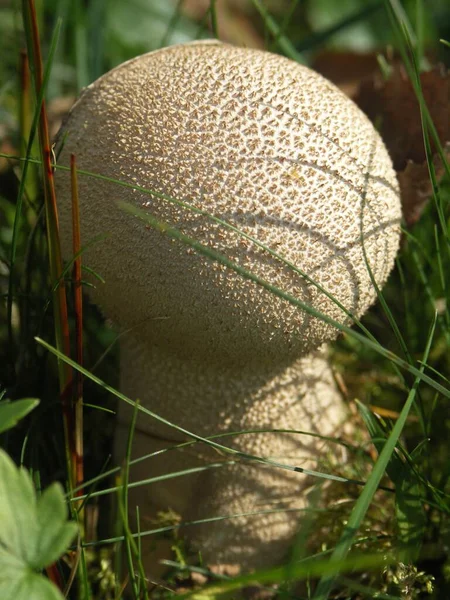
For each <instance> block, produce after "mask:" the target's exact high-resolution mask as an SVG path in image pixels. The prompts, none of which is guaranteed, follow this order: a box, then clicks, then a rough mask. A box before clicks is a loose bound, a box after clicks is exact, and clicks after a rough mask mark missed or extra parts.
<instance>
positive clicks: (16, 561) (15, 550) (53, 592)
mask: <svg viewBox="0 0 450 600" xmlns="http://www.w3.org/2000/svg"><path fill="white" fill-rule="evenodd" d="M77 528H78V527H77V525H76V523H74V522H69V521H67V505H66V502H65V500H64V493H63V489H62V487H61V485H60V484H59V483H53V484H52V485H51V486H49V487H48V488H47V489H46V490H45V491H44V493H43V494H42V495H41V496H40V497H39V498H37V496H36V490H35V489H34V486H33V482H32V480H31V477H30V475H29V473H28V471H27V470H26V469H24V468H17V467H16V465H15V464H14V462H13V461H12V460H11V458H10V457H9V456H8V455H7V454H6V452H4V451H3V450H1V449H0V598H1V599H2V600H9V599H11V600H29V599H30V598H33V600H34V599H36V600H39V599H41V598H42V600H44V599H45V600H47V599H48V600H62V594H61V592H60V591H59V590H58V589H57V588H56V587H55V586H54V585H53V583H51V582H50V581H49V580H48V579H46V578H45V577H43V576H42V575H41V574H40V573H39V571H40V570H41V569H43V568H44V567H46V566H48V565H50V564H52V563H53V562H55V561H56V560H57V559H58V558H59V557H60V556H61V555H62V554H63V553H64V552H65V551H66V550H67V547H68V546H69V544H70V542H71V540H72V539H73V538H74V536H75V535H76V532H77Z"/></svg>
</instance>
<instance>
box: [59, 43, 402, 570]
mask: <svg viewBox="0 0 450 600" xmlns="http://www.w3.org/2000/svg"><path fill="white" fill-rule="evenodd" d="M59 140H60V145H61V140H64V146H63V149H62V153H61V156H60V159H59V162H60V164H62V165H68V164H69V155H70V153H74V154H75V155H76V158H77V164H78V167H79V169H82V170H87V171H90V172H95V173H98V174H100V175H102V176H103V177H102V178H101V179H99V178H93V177H89V176H82V175H80V176H79V197H80V205H81V209H80V210H81V230H82V243H83V245H86V244H88V243H89V242H90V241H91V240H93V239H94V238H97V237H98V236H99V235H101V234H105V233H106V234H107V237H106V238H103V239H101V241H97V242H96V243H95V244H94V245H91V246H89V247H88V249H87V250H86V252H85V253H84V255H83V260H84V263H85V264H86V265H88V266H89V267H91V268H92V269H94V270H95V271H97V272H98V273H100V274H101V275H102V276H103V277H104V279H105V280H106V283H105V284H104V285H98V284H97V285H96V286H95V288H93V289H90V290H89V293H90V295H91V297H92V299H93V300H94V301H95V302H96V303H97V304H98V305H99V306H100V307H101V308H102V309H103V311H104V313H105V315H107V316H108V317H110V319H111V320H112V321H113V322H114V323H115V325H116V326H117V327H118V328H119V330H121V331H123V332H125V333H124V334H123V336H122V337H121V359H120V369H121V381H120V385H121V391H122V392H123V393H125V394H126V395H127V396H129V397H130V398H133V399H138V398H139V399H140V401H141V402H142V404H144V405H145V406H147V407H149V408H150V409H151V410H152V411H153V412H155V413H157V414H159V415H160V416H162V417H164V418H165V419H167V420H168V421H170V422H173V423H176V424H178V425H180V426H182V427H183V428H184V429H186V430H189V431H192V432H194V433H196V434H198V435H201V436H210V435H213V434H217V433H219V434H225V433H229V432H239V431H243V430H244V431H245V430H255V429H257V430H260V432H259V433H247V434H242V435H238V434H236V435H234V436H231V437H228V438H223V439H221V440H220V441H221V442H222V443H224V444H227V445H229V446H230V447H233V448H235V449H237V450H239V451H241V452H245V453H249V454H252V455H257V456H262V457H267V458H271V459H273V460H275V461H276V462H278V463H285V464H290V465H297V466H300V467H311V466H312V465H313V464H314V463H316V462H317V460H318V459H320V456H321V453H322V452H323V442H322V441H321V440H320V439H319V438H317V437H314V436H306V435H300V434H296V433H270V432H268V433H264V432H263V431H264V430H274V429H277V430H282V429H286V430H291V431H292V430H304V431H309V432H311V433H313V434H314V433H319V434H321V435H323V436H329V435H334V434H336V432H339V428H340V426H341V424H342V422H343V420H344V419H345V416H346V412H345V407H344V404H343V402H342V400H341V398H340V396H339V394H338V392H337V390H336V388H335V385H334V382H333V377H332V373H331V370H330V366H329V364H328V362H327V359H326V352H325V350H323V349H321V348H320V346H322V344H324V342H326V341H328V340H331V339H333V338H334V337H336V335H337V333H338V331H337V330H336V329H335V328H333V327H331V326H330V325H329V324H326V323H325V322H323V321H321V320H320V319H318V318H316V317H312V316H310V315H309V314H307V313H306V312H305V311H303V310H300V309H299V308H298V307H297V306H294V305H292V304H291V303H289V302H288V301H287V300H285V299H282V298H280V297H278V296H276V295H274V294H273V293H271V292H270V291H269V290H267V289H265V288H264V287H261V286H259V285H257V284H256V283H255V282H253V281H251V280H248V279H244V278H243V277H241V276H240V275H239V274H238V273H237V272H235V271H233V270H231V269H229V268H227V267H226V266H224V265H223V264H220V263H218V262H214V261H212V260H210V259H208V258H206V257H205V256H204V255H202V254H200V253H198V252H195V251H193V249H192V248H190V247H186V245H183V244H182V243H181V242H179V241H176V240H173V239H170V238H169V237H168V236H166V235H164V233H162V232H159V231H156V230H155V229H153V228H151V227H149V226H148V225H146V224H145V222H143V221H142V220H141V219H139V218H136V217H134V216H133V215H130V214H128V213H125V212H124V211H123V210H122V209H121V208H119V207H118V206H117V201H119V200H120V201H122V202H124V201H125V202H127V203H129V204H131V205H133V206H135V207H137V208H138V209H144V210H146V211H148V212H149V213H151V214H152V215H153V216H154V217H156V218H157V219H158V220H161V221H163V222H165V223H168V224H169V225H171V226H172V227H176V228H178V229H179V230H180V231H181V232H183V233H184V234H186V235H188V236H189V237H190V238H194V239H195V240H197V241H199V242H200V243H201V244H203V245H205V246H207V247H208V248H212V249H213V250H215V251H217V252H219V253H221V254H222V255H223V256H225V257H226V258H227V259H228V260H230V261H233V263H235V264H237V265H239V266H240V267H243V268H244V269H247V270H249V271H251V272H252V273H253V274H255V275H257V276H258V277H260V278H262V279H264V280H266V281H269V282H270V283H271V284H272V285H274V286H277V287H278V288H280V289H281V290H284V291H285V292H287V293H289V294H290V295H292V296H294V297H296V298H298V299H299V300H301V301H302V302H305V303H307V304H308V305H310V306H312V307H313V308H314V309H316V310H317V311H320V312H321V313H324V314H326V315H328V316H329V317H332V318H333V319H335V320H336V321H338V322H340V323H343V324H347V325H348V324H349V323H351V319H350V318H349V317H348V315H347V314H346V313H345V312H344V311H342V309H341V308H340V307H339V306H338V305H337V304H336V303H335V302H333V300H332V299H330V298H329V297H328V296H327V295H326V294H324V293H323V291H321V290H320V289H318V288H317V287H316V286H315V285H314V284H313V283H312V281H311V280H313V281H314V282H317V283H318V284H320V286H322V287H323V288H325V289H326V290H327V291H328V292H329V293H330V294H331V295H332V296H333V297H334V298H336V299H337V300H338V301H339V302H340V303H341V304H342V305H344V306H345V308H346V309H347V310H348V311H350V312H351V313H352V314H353V315H355V316H357V317H359V316H360V315H362V313H364V311H365V310H366V309H367V308H368V307H369V305H370V304H371V303H372V302H373V301H374V299H375V296H376V294H375V291H374V286H373V284H372V281H371V277H373V278H374V279H375V281H376V282H377V284H378V285H379V286H381V285H382V284H383V283H384V282H385V280H386V279H387V277H388V274H389V272H390V270H391V268H392V265H393V261H394V257H395V254H396V252H397V249H398V243H399V223H400V201H399V193H398V185H397V181H396V177H395V174H394V170H393V168H392V164H391V160H390V158H389V156H388V153H387V151H386V148H385V147H384V145H383V142H382V141H381V139H380V137H379V135H378V134H377V132H376V131H375V129H374V127H373V126H372V124H371V123H370V122H369V120H368V119H367V118H366V117H365V115H364V114H363V113H362V112H361V111H360V110H359V109H358V108H357V107H356V106H355V105H354V104H353V103H352V102H351V101H350V100H349V99H348V98H347V97H346V96H344V94H342V93H341V92H340V91H339V90H338V89H337V88H336V87H334V86H333V85H332V84H331V83H329V82H328V81H326V80H325V79H323V78H322V77H321V76H319V75H318V74H317V73H314V72H313V71H311V70H310V69H308V68H306V67H304V66H301V65H299V64H296V63H294V62H292V61H291V60H288V59H287V58H283V57H281V56H277V55H274V54H271V53H268V52H263V51H259V50H251V49H244V48H237V47H233V46H230V45H226V44H222V43H219V42H194V43H190V44H182V45H177V46H173V47H170V48H164V49H162V50H158V51H156V52H151V53H149V54H146V55H143V56H139V57H137V58H135V59H133V60H131V61H129V62H126V63H124V64H123V65H120V66H119V67H117V68H115V69H113V70H112V71H110V72H109V73H107V74H106V75H104V76H103V77H101V78H100V79H98V80H97V81H96V82H94V83H93V84H92V85H91V86H89V87H88V88H87V89H86V90H85V91H84V92H83V94H82V95H81V97H80V99H79V100H78V101H77V103H76V104H75V106H74V107H73V109H72V111H71V113H70V115H69V117H68V119H67V121H66V122H65V124H64V126H63V128H62V132H61V133H60V136H59ZM105 178H110V179H115V180H120V181H121V182H122V183H123V184H125V186H124V185H118V184H117V183H115V182H114V181H111V180H109V179H105ZM56 185H57V196H58V199H59V206H60V225H61V231H62V236H63V251H64V254H65V256H66V257H68V258H69V257H70V256H71V248H70V240H71V208H70V178H69V176H68V173H67V171H62V170H57V172H56ZM144 189H145V190H150V191H153V192H154V194H153V195H152V194H151V193H149V194H148V193H145V191H144ZM155 193H156V195H155ZM161 195H166V196H168V197H170V198H172V199H175V200H178V201H182V202H184V203H186V204H189V205H191V206H192V207H195V208H197V209H200V210H201V211H206V212H207V213H209V214H211V215H213V216H214V217H217V218H219V219H221V220H223V221H226V222H227V223H228V224H230V225H231V226H233V228H234V229H230V228H227V227H225V226H223V224H221V223H219V222H218V221H214V220H212V219H211V218H210V217H209V216H208V215H205V214H203V213H199V212H198V211H197V212H195V211H192V210H189V209H187V208H186V207H182V206H180V204H177V203H174V202H170V201H167V199H166V200H165V199H163V198H162V196H161ZM237 230H238V231H237ZM239 232H241V233H239ZM242 233H243V234H245V236H247V237H243V236H242ZM249 238H254V239H256V240H258V242H259V243H260V244H262V245H264V246H266V247H268V248H270V249H272V250H273V251H274V252H276V255H274V254H273V253H272V254H271V253H269V252H268V251H267V250H266V249H265V248H262V247H261V245H257V244H256V243H255V242H254V241H252V240H251V239H249ZM280 256H282V257H284V259H286V260H287V261H288V262H289V263H290V264H286V262H284V261H283V260H281V259H280ZM292 264H293V265H295V266H296V267H298V268H299V269H301V270H302V272H303V273H305V274H306V275H307V276H308V278H310V279H308V278H305V277H304V276H302V275H301V274H300V273H299V272H298V271H295V270H293V269H292V268H291V266H292ZM368 265H369V266H370V271H371V273H369V269H368ZM131 415H132V409H131V408H130V407H129V406H128V405H121V406H120V408H119V414H118V433H117V442H116V452H117V458H118V459H119V460H122V459H123V446H124V444H125V440H126V437H127V432H128V428H129V424H130V420H131ZM261 430H262V431H261ZM185 439H187V438H186V437H185V436H183V435H182V434H180V433H179V432H178V431H176V430H174V429H173V428H171V427H169V426H165V425H163V424H161V423H160V422H158V421H156V420H152V419H150V418H139V420H138V426H137V431H136V438H135V440H136V441H135V446H134V452H135V455H143V454H146V453H150V452H153V451H157V450H160V449H162V448H166V447H170V446H171V445H174V444H176V443H177V442H182V441H183V440H185ZM211 462H213V463H214V466H211V467H209V468H206V469H203V470H201V467H202V466H205V465H207V464H209V463H211ZM191 467H192V468H195V467H200V468H199V469H198V471H197V472H195V473H194V474H192V475H189V476H188V475H185V476H182V477H177V478H172V479H166V480H165V481H160V482H158V483H155V484H152V485H149V486H144V487H137V488H135V489H134V490H133V491H132V492H131V498H130V506H131V507H135V506H136V504H139V505H140V515H141V518H143V519H145V518H146V517H147V516H148V515H153V516H154V515H155V513H156V511H157V510H162V509H167V508H168V507H170V508H172V509H173V510H175V511H177V512H179V513H180V514H181V515H182V517H183V519H184V520H187V521H192V520H196V519H208V518H211V519H214V517H220V516H225V515H236V514H238V515H241V516H238V517H235V518H230V519H225V520H215V521H214V520H213V521H212V522H209V523H205V524H203V525H201V526H191V527H190V528H189V529H186V530H185V531H186V535H188V536H189V539H190V540H191V544H192V546H193V548H194V549H197V550H201V552H202V556H203V560H204V561H206V562H209V563H218V562H224V563H238V564H239V565H240V566H241V567H243V568H253V567H260V566H264V565H267V564H269V563H274V562H278V561H280V560H281V559H282V558H283V554H284V553H285V552H286V550H287V549H288V548H289V543H290V542H291V540H292V537H293V535H294V533H295V530H296V526H297V523H298V519H299V512H298V511H297V512H296V509H300V508H301V507H303V506H304V505H305V488H306V486H307V485H308V486H309V485H310V484H311V481H310V480H308V479H307V478H306V477H305V476H304V475H302V474H299V473H295V472H292V471H288V470H283V469H278V468H275V467H270V466H267V465H263V464H256V463H252V462H246V461H239V460H237V459H235V458H234V459H233V457H232V456H231V457H230V456H226V455H223V456H222V455H220V454H219V453H217V452H216V451H214V450H211V449H210V448H208V447H207V446H206V445H203V446H201V447H200V446H199V445H195V446H192V447H186V448H184V449H183V450H181V451H179V452H176V451H170V452H166V453H164V454H162V455H160V456H158V457H154V458H152V459H150V460H148V461H145V462H142V463H141V464H140V465H139V466H137V467H136V470H135V471H134V472H133V476H134V478H135V479H147V478H149V477H155V476H158V474H163V473H170V472H176V471H180V470H183V469H188V468H191ZM249 513H257V514H249ZM144 522H145V521H144ZM147 523H148V522H147ZM145 528H146V527H145V526H143V524H142V523H141V529H145Z"/></svg>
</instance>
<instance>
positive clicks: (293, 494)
mask: <svg viewBox="0 0 450 600" xmlns="http://www.w3.org/2000/svg"><path fill="white" fill-rule="evenodd" d="M121 351H122V355H121V356H122V358H121V390H122V391H123V392H124V393H125V394H126V395H127V396H128V397H130V398H132V399H137V398H139V399H142V400H143V401H144V403H145V405H146V406H148V408H150V409H152V410H154V412H156V413H158V414H159V415H160V416H162V417H164V418H165V419H167V420H168V421H171V422H173V423H175V424H182V426H183V428H185V429H187V430H188V431H189V430H190V431H192V432H193V433H196V434H198V435H201V436H202V437H207V436H211V435H214V434H221V433H223V434H225V433H230V432H241V431H249V430H267V431H263V432H261V431H259V432H258V433H242V434H240V435H235V436H230V437H224V438H222V439H219V441H220V443H222V444H224V445H225V446H228V447H230V448H233V449H235V450H238V451H240V452H243V453H246V454H250V455H252V456H258V457H263V458H269V459H271V460H273V461H276V462H278V463H282V464H286V465H291V466H297V467H301V468H317V464H316V463H317V460H318V459H319V457H322V459H323V458H324V441H323V440H322V439H321V438H319V437H315V436H314V435H304V434H301V433H289V431H292V430H298V431H306V432H309V433H311V434H319V432H320V435H321V436H333V435H335V434H336V432H337V431H339V429H340V426H341V425H342V422H343V420H344V419H345V415H346V410H345V406H344V404H343V401H342V398H341V397H340V395H339V393H338V391H337V389H336V386H335V383H334V379H333V376H332V372H331V369H330V367H329V365H328V362H327V359H326V351H325V348H322V349H320V350H318V351H316V352H313V353H310V354H309V355H307V356H305V357H302V358H297V359H296V360H292V361H291V362H290V364H277V365H275V366H274V365H272V366H270V367H269V366H268V365H263V366H260V367H259V368H258V366H257V365H256V364H251V362H250V364H249V365H244V366H243V367H242V368H240V369H237V368H236V367H230V366H228V365H226V364H220V363H215V364H214V363H213V364H211V363H209V362H208V363H207V362H205V361H203V360H202V361H197V360H196V357H195V356H192V357H190V358H186V357H183V358H177V357H176V356H175V355H174V353H173V352H172V353H166V352H164V351H162V350H161V348H159V347H158V346H157V345H156V344H154V345H151V344H148V340H146V341H145V340H139V338H138V336H136V335H132V334H127V335H126V336H124V338H123V342H122V346H121ZM156 407H157V408H156ZM131 416H132V407H130V406H129V405H126V404H121V406H120V407H119V415H118V432H117V433H118V435H117V436H116V440H117V441H116V454H117V459H118V460H123V456H124V454H123V452H124V444H125V440H126V439H127V434H126V430H127V429H128V428H129V425H130V421H131ZM275 429H276V430H287V432H283V433H281V432H277V433H271V431H273V430H275ZM186 439H187V438H185V437H184V436H183V435H182V434H181V433H180V432H178V431H177V430H175V429H173V428H170V427H165V426H163V427H162V426H161V423H159V422H157V421H152V419H151V418H150V417H147V416H145V415H141V416H140V418H139V419H138V424H137V430H136V432H135V443H134V449H133V456H134V457H137V456H143V455H145V454H148V453H151V452H157V451H158V450H161V449H163V448H170V447H171V446H173V445H175V444H177V443H178V442H183V441H185V440H186ZM208 465H209V466H208ZM202 467H203V468H204V470H201V468H202ZM196 468H200V470H199V471H197V472H195V473H190V474H186V475H185V476H180V477H175V478H171V479H164V480H163V481H160V482H157V483H152V484H150V485H147V486H142V487H137V488H134V489H133V490H132V491H131V498H130V503H129V504H130V507H132V509H133V511H134V509H135V507H136V505H141V507H142V510H141V514H145V515H146V516H147V517H148V516H150V517H153V518H154V517H155V516H156V514H157V512H158V511H162V510H167V507H170V508H171V509H172V510H174V511H175V512H176V513H178V514H180V515H181V517H182V519H183V521H193V520H200V519H209V518H211V519H214V518H219V517H227V516H229V515H246V516H239V517H233V518H230V519H229V520H227V523H226V527H224V523H223V521H222V520H221V519H219V520H217V521H212V522H208V523H205V524H202V525H195V526H192V527H190V530H189V537H190V540H191V543H192V547H193V549H195V550H200V551H201V552H202V557H203V559H204V560H205V561H206V562H208V563H210V564H211V563H214V564H217V563H226V564H239V565H240V566H241V568H257V567H263V566H266V565H268V564H271V563H273V562H274V558H275V557H278V559H279V560H281V559H282V557H283V555H284V554H285V553H286V551H287V550H288V548H289V543H290V542H292V536H293V534H294V533H295V530H296V526H297V522H298V519H299V514H298V511H296V509H299V510H301V509H302V508H304V507H305V505H306V499H305V495H304V493H303V494H302V493H300V492H302V491H304V490H305V488H306V487H308V486H310V485H311V479H310V478H309V477H306V476H305V475H304V474H302V473H298V472H293V471H289V470H285V469H282V468H277V467H273V466H268V465H264V464H261V463H256V462H252V461H248V460H245V459H243V458H242V457H236V456H233V455H232V454H230V455H226V453H223V454H222V453H220V452H218V451H217V450H214V449H212V448H210V447H206V445H205V444H195V445H193V446H189V447H185V448H182V449H180V450H170V451H168V452H164V453H162V454H161V455H159V456H156V457H153V458H150V459H149V460H148V461H144V462H142V463H139V464H138V465H136V467H134V468H133V470H132V477H133V479H134V480H135V481H139V480H144V479H148V478H149V477H151V478H154V477H158V476H159V475H161V476H162V475H165V476H166V475H167V474H168V473H172V472H180V471H183V470H185V469H196ZM252 512H255V513H257V514H253V515H249V514H248V513H252ZM255 548H258V552H255Z"/></svg>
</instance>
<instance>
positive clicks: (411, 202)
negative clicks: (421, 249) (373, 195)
mask: <svg viewBox="0 0 450 600" xmlns="http://www.w3.org/2000/svg"><path fill="white" fill-rule="evenodd" d="M446 155H447V160H449V159H450V147H449V146H448V145H447V147H446ZM433 164H434V168H435V171H436V178H437V180H439V179H440V178H441V177H442V175H443V174H444V167H443V165H442V162H441V160H440V158H439V157H438V156H437V155H435V156H434V159H433ZM397 177H398V182H399V184H400V192H401V199H402V208H403V218H404V219H405V223H406V225H407V226H408V227H411V226H412V225H414V224H415V223H417V221H418V220H419V219H420V217H421V215H422V212H423V210H424V208H425V206H426V205H427V203H428V200H429V198H430V196H431V193H432V191H433V188H432V183H431V180H430V176H429V171H428V164H427V162H426V161H424V162H423V163H421V164H417V163H414V162H413V161H412V160H408V162H407V164H406V167H405V168H404V169H403V171H399V172H398V173H397Z"/></svg>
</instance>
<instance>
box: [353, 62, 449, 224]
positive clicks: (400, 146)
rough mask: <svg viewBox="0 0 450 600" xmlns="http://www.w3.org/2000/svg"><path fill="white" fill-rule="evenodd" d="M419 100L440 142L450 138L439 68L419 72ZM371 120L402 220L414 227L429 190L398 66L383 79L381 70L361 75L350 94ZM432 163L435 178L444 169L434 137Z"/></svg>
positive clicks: (410, 97) (411, 100)
mask: <svg viewBox="0 0 450 600" xmlns="http://www.w3.org/2000/svg"><path fill="white" fill-rule="evenodd" d="M420 81H421V86H422V91H423V95H424V99H425V102H426V105H427V107H428V110H429V112H430V115H431V118H432V119H433V123H434V125H435V127H436V131H437V134H438V136H439V140H440V142H441V144H442V146H444V147H445V146H446V144H447V143H448V142H449V141H450V118H449V117H450V77H449V74H448V73H447V72H446V71H445V69H444V68H443V67H435V68H434V69H432V70H431V71H427V72H425V73H421V75H420ZM354 100H355V102H356V103H357V104H358V105H359V107H360V108H361V109H362V110H363V111H364V112H365V113H366V114H367V116H368V117H369V118H370V120H371V121H372V122H373V123H375V124H378V123H379V124H380V133H381V136H382V138H383V140H384V142H385V144H386V146H387V148H388V150H389V153H390V155H391V158H392V161H393V163H394V168H395V170H396V171H397V175H398V179H399V183H400V189H401V197H402V205H403V214H404V219H405V222H406V224H407V225H408V226H411V225H413V224H414V223H416V222H417V220H418V219H419V217H420V215H421V213H422V211H423V209H424V207H425V205H426V203H427V201H428V198H429V196H430V195H431V192H432V188H431V183H430V179H429V173H428V167H427V163H426V153H425V146H424V141H423V131H422V123H421V118H420V108H419V103H418V101H417V98H416V95H415V92H414V88H413V86H412V84H411V82H410V80H409V78H408V76H407V74H406V72H405V70H404V68H403V67H402V66H401V65H396V66H395V67H393V70H392V74H391V77H390V78H389V79H388V80H387V81H385V80H383V78H382V76H381V74H376V75H375V76H373V77H371V78H368V79H366V80H365V81H363V82H362V83H361V85H360V88H359V90H358V93H357V94H356V96H355V98H354ZM431 144H432V151H433V153H434V157H433V162H434V165H435V168H436V175H437V176H438V178H440V177H441V176H442V174H443V168H442V165H441V164H440V161H439V160H438V158H437V155H436V145H435V144H434V142H433V141H431Z"/></svg>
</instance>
